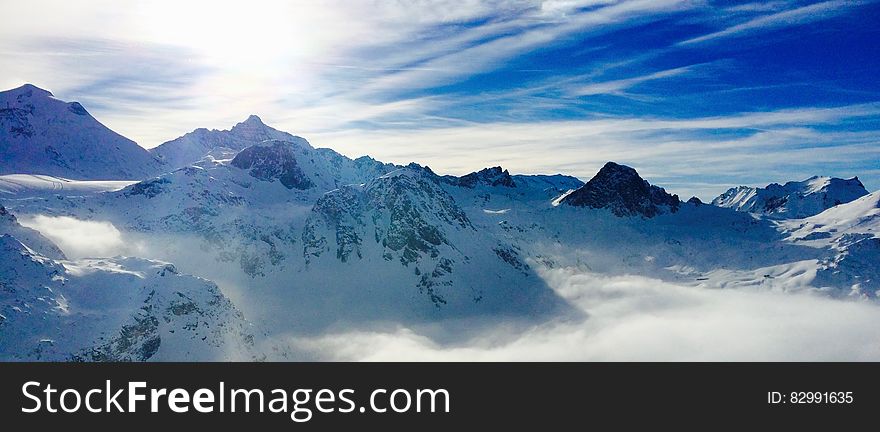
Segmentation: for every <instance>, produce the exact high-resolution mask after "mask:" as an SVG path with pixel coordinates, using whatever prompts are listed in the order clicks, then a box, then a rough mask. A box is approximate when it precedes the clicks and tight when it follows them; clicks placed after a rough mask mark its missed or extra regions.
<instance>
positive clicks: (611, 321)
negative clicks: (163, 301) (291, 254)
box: [293, 268, 880, 361]
mask: <svg viewBox="0 0 880 432" xmlns="http://www.w3.org/2000/svg"><path fill="white" fill-rule="evenodd" d="M544 277H545V278H546V280H547V281H548V283H549V284H550V285H551V286H552V287H553V288H554V289H555V290H556V291H557V292H558V293H559V294H560V295H561V296H563V297H564V298H566V299H567V300H568V301H569V302H571V303H572V304H573V305H576V306H577V307H579V308H580V309H582V310H583V311H584V312H585V313H586V315H587V318H586V319H584V320H582V321H581V320H577V321H570V320H566V321H556V322H550V323H546V324H542V325H539V326H536V327H533V328H531V329H527V330H525V331H521V330H516V331H512V330H510V329H505V328H504V327H503V326H499V327H495V328H494V329H493V330H488V331H485V332H482V333H478V334H475V335H473V336H472V337H471V339H470V340H469V341H468V342H465V343H454V344H441V343H437V342H436V341H435V340H434V339H432V338H429V337H427V336H425V335H422V334H420V333H419V332H418V331H415V330H413V329H408V328H403V327H401V328H397V329H394V330H383V331H369V330H352V331H348V332H339V333H335V334H329V335H324V336H321V337H317V338H307V339H299V338H293V344H294V346H296V347H297V348H298V349H299V350H301V351H303V352H305V353H308V355H311V356H314V357H316V358H320V359H333V360H368V361H388V360H393V361H444V360H451V361H588V360H589V361H877V360H880V336H878V334H877V333H876V332H873V331H867V330H866V329H872V328H876V327H877V326H878V325H880V308H878V307H877V305H876V304H873V303H867V302H865V303H863V302H856V301H845V300H833V299H829V298H825V297H820V296H816V295H810V294H783V293H774V292H761V291H753V290H741V289H705V288H694V287H685V286H680V285H675V284H670V283H666V282H663V281H659V280H656V279H649V278H644V277H639V276H616V277H606V276H600V275H596V274H590V273H584V272H581V271H578V270H574V269H571V268H561V269H555V270H550V271H547V272H545V274H544Z"/></svg>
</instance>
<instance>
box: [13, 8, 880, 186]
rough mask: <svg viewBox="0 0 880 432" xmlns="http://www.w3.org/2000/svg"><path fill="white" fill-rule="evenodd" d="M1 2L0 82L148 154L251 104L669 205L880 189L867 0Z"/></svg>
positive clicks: (878, 113)
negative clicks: (783, 187) (748, 192)
mask: <svg viewBox="0 0 880 432" xmlns="http://www.w3.org/2000/svg"><path fill="white" fill-rule="evenodd" d="M17 3H21V4H13V3H12V2H4V4H3V5H2V6H0V12H2V13H0V52H2V53H3V55H2V56H0V85H2V87H4V88H11V87H15V86H17V85H19V84H21V83H23V82H31V83H34V84H36V85H38V86H41V87H44V88H48V89H50V90H52V91H53V92H54V93H55V95H56V96H57V97H59V98H61V99H65V100H78V101H80V102H82V103H83V104H84V105H85V106H86V108H87V109H89V110H90V111H91V112H92V113H93V114H94V115H95V116H96V117H97V118H98V119H99V120H101V121H102V122H104V123H105V124H107V125H108V126H110V127H111V128H112V129H114V130H116V131H118V132H120V133H122V134H123V135H126V136H128V137H130V138H132V139H134V140H136V141H137V142H138V143H140V144H141V145H143V146H145V147H153V146H155V145H158V144H160V143H161V142H163V141H166V140H169V139H172V138H174V137H176V136H179V135H181V134H183V133H185V132H188V131H190V130H192V129H195V128H197V127H209V128H219V129H226V128H229V127H230V126H231V125H233V124H235V123H236V122H238V121H241V120H243V119H244V118H246V117H247V115H249V114H251V113H254V114H258V115H260V116H261V117H262V118H263V120H264V121H265V122H266V123H268V124H270V125H273V126H275V127H277V128H279V129H283V130H287V131H290V132H292V133H295V134H299V135H302V136H304V137H306V138H307V139H309V140H310V141H311V142H312V143H313V145H315V146H318V147H331V148H334V149H336V150H338V151H340V152H343V153H345V154H348V155H350V156H359V155H363V154H370V155H372V156H374V157H376V158H378V159H381V160H386V161H391V162H398V163H406V162H409V161H418V162H420V163H423V164H427V165H429V166H431V167H432V168H434V169H435V170H436V171H438V172H444V173H453V174H463V173H466V172H470V171H473V170H476V169H479V168H482V167H485V166H490V165H498V164H501V165H502V166H504V167H506V168H509V169H510V170H511V171H512V172H521V173H555V172H562V173H567V174H572V175H576V176H578V177H580V178H582V179H588V178H589V177H590V176H591V175H592V174H593V173H595V171H596V170H597V169H598V168H599V167H600V166H601V165H602V164H603V163H604V162H605V161H607V160H614V161H617V162H620V163H626V164H629V165H632V166H634V167H636V168H637V169H638V170H639V171H640V172H641V173H642V174H643V175H644V176H645V177H646V178H648V179H649V180H650V181H652V182H653V183H657V184H660V185H662V186H665V187H667V189H670V190H671V191H673V192H676V193H679V194H680V195H683V197H685V198H686V197H687V196H690V195H692V194H697V195H699V196H701V197H703V198H711V197H712V196H714V195H717V194H718V193H719V192H721V191H723V190H724V189H726V188H727V187H728V186H731V185H737V184H748V185H764V184H766V183H769V182H774V181H775V182H782V181H786V180H800V179H803V178H806V177H809V176H811V175H813V174H821V175H835V176H841V177H851V176H854V175H858V176H859V177H860V178H861V179H862V180H863V182H864V183H865V185H866V187H868V188H869V189H871V190H876V189H880V81H878V80H877V78H876V77H877V72H878V71H880V25H878V23H880V4H878V3H877V2H874V1H834V0H832V1H823V2H814V1H769V2H711V1H672V0H652V1H639V0H633V1H605V0H598V1H597V0H584V1H579V0H554V1H543V2H541V1H478V0H458V1H444V0H438V1H429V0H417V1H409V2H404V1H388V0H385V1H379V0H377V1H354V0H351V1H326V2H311V1H302V2H285V1H273V0H265V1H260V0H254V1H248V2H234V1H222V0H221V1H201V0H191V1H186V2H181V1H164V0H159V1H152V2H130V3H128V2H127V3H126V4H124V5H122V4H120V2H114V1H105V0H90V1H85V2H75V4H73V3H74V2H63V1H49V0H37V1H31V2H17ZM25 3H26V4H25Z"/></svg>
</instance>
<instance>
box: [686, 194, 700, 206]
mask: <svg viewBox="0 0 880 432" xmlns="http://www.w3.org/2000/svg"><path fill="white" fill-rule="evenodd" d="M687 202H688V204H693V205H695V206H701V205H703V204H704V203H703V200H701V199H699V198H697V197H695V196H692V197H691V199H689V200H687Z"/></svg>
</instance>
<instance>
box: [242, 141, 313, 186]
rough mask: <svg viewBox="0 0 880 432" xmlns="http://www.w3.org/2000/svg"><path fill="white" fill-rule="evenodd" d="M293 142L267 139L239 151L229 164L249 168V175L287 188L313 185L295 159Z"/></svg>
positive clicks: (244, 168)
mask: <svg viewBox="0 0 880 432" xmlns="http://www.w3.org/2000/svg"><path fill="white" fill-rule="evenodd" d="M293 145H294V144H293V143H290V142H286V141H269V142H266V143H263V144H260V145H255V146H251V147H248V148H246V149H244V150H242V151H240V152H239V153H238V154H237V155H236V156H235V158H234V159H232V162H230V165H232V166H234V167H236V168H240V169H243V170H249V173H250V175H251V177H254V178H256V179H259V180H264V181H270V182H271V181H275V180H278V181H279V182H281V184H282V185H284V187H286V188H288V189H299V190H304V189H308V188H310V187H312V186H314V183H312V181H311V180H310V179H309V178H308V177H306V175H305V173H303V170H302V169H301V168H300V167H299V165H298V164H297V161H296V156H295V155H294V152H293Z"/></svg>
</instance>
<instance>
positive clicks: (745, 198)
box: [712, 176, 868, 219]
mask: <svg viewBox="0 0 880 432" xmlns="http://www.w3.org/2000/svg"><path fill="white" fill-rule="evenodd" d="M867 193H868V191H867V190H865V187H864V186H863V185H862V182H860V181H859V179H858V177H853V178H851V179H846V180H844V179H839V178H833V177H818V176H817V177H810V178H808V179H806V180H804V181H798V182H788V183H785V184H784V185H779V184H777V183H772V184H769V185H767V187H764V188H754V187H749V186H738V187H735V188H731V189H728V190H727V192H725V193H723V194H721V195H720V196H718V197H717V198H715V199H714V200H712V204H713V205H716V206H719V207H728V208H732V209H735V210H737V211H743V212H750V213H759V214H763V215H767V216H770V217H774V218H779V219H786V218H791V219H798V218H805V217H808V216H813V215H815V214H818V213H821V212H822V211H824V210H826V209H829V208H831V207H834V206H836V205H838V204H844V203H848V202H850V201H852V200H854V199H856V198H859V197H861V196H864V195H867Z"/></svg>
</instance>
